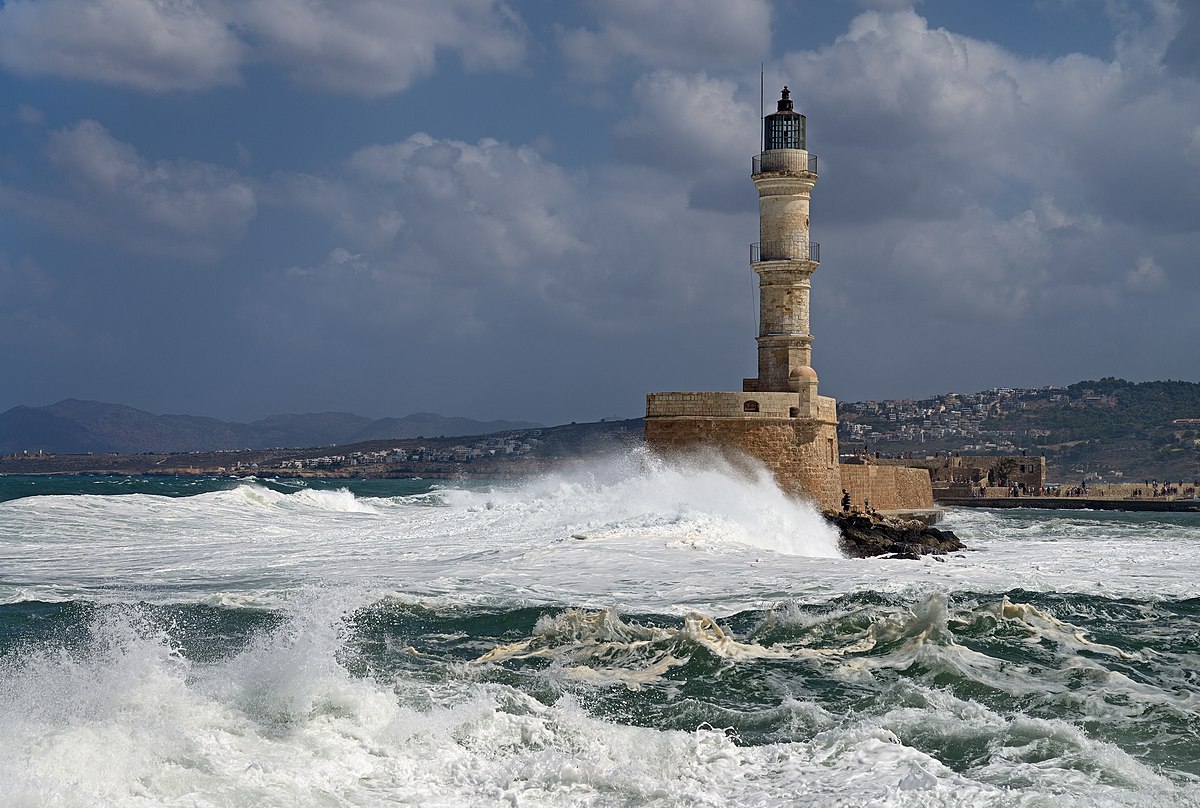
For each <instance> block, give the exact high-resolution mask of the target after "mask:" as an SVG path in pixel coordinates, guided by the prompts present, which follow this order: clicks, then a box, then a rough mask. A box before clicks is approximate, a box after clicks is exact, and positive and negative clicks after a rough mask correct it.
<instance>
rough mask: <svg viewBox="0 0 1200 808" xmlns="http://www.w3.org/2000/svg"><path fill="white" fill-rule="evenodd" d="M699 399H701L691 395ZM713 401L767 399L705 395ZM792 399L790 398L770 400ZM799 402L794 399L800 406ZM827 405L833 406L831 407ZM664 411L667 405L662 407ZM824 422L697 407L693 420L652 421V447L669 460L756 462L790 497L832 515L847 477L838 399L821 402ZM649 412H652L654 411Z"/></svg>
mask: <svg viewBox="0 0 1200 808" xmlns="http://www.w3.org/2000/svg"><path fill="white" fill-rule="evenodd" d="M676 395H689V394H687V393H652V394H651V396H654V397H659V396H676ZM690 395H697V394H690ZM699 395H702V396H705V397H708V396H713V397H721V396H737V397H739V398H746V399H749V400H754V399H761V398H764V397H765V395H764V394H763V393H755V394H753V395H751V394H744V393H701V394H699ZM766 395H775V396H786V395H787V394H781V393H776V394H766ZM796 399H797V397H796V396H794V395H793V396H790V401H789V402H784V404H787V403H795V402H796ZM825 402H828V404H826V403H825ZM658 404H659V408H661V407H662V406H663V405H662V402H658ZM821 404H822V406H821V410H823V411H824V414H825V417H823V418H798V417H788V416H787V414H786V410H785V411H784V412H783V414H782V415H781V414H780V412H779V411H778V409H776V410H775V411H772V412H768V413H763V412H761V411H760V412H757V413H744V414H739V415H734V416H729V415H725V414H716V413H725V412H727V409H726V407H725V405H724V404H723V403H721V404H719V405H718V407H717V408H714V410H713V411H712V412H713V413H714V414H713V415H707V414H704V412H703V408H702V407H697V406H696V405H693V407H692V409H691V410H690V411H689V412H693V413H696V414H689V415H676V414H672V415H668V416H652V415H650V414H649V412H648V413H647V417H646V443H647V444H649V445H650V446H651V447H652V448H654V449H655V450H656V451H658V452H661V453H664V454H677V453H686V452H689V451H695V450H697V449H699V448H701V447H709V448H713V449H716V450H717V451H720V452H721V453H722V454H724V455H725V456H726V457H727V458H728V459H729V460H730V461H731V462H732V463H733V464H734V465H735V466H736V465H738V464H739V461H740V460H741V459H742V458H743V457H750V458H753V459H754V460H755V461H757V462H759V463H761V464H762V465H764V466H765V467H766V468H768V469H770V470H771V472H772V473H773V474H774V476H775V479H776V481H777V482H778V483H779V485H780V487H781V488H783V489H784V490H785V491H790V492H792V493H795V494H800V495H803V496H805V497H808V498H809V499H812V500H814V501H815V502H816V503H817V504H818V505H820V506H821V507H822V508H824V509H826V510H833V509H836V508H837V507H838V502H839V501H840V499H841V472H840V471H839V468H838V455H837V420H836V415H832V413H833V412H835V411H836V404H835V402H834V401H833V399H828V398H826V399H824V401H822V402H821ZM648 409H649V408H648Z"/></svg>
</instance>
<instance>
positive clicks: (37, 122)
mask: <svg viewBox="0 0 1200 808" xmlns="http://www.w3.org/2000/svg"><path fill="white" fill-rule="evenodd" d="M17 120H18V121H20V122H21V123H23V124H25V125H26V126H41V125H42V124H44V123H45V122H46V116H45V114H44V113H43V112H42V111H41V110H40V109H38V108H37V107H34V106H30V105H29V104H19V105H17Z"/></svg>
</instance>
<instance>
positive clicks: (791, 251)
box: [744, 87, 820, 402]
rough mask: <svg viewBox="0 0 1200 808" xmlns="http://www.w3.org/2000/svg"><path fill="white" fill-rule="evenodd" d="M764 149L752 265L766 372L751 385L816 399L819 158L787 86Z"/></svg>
mask: <svg viewBox="0 0 1200 808" xmlns="http://www.w3.org/2000/svg"><path fill="white" fill-rule="evenodd" d="M764 135H765V136H764V142H763V146H764V149H763V151H762V153H761V154H759V155H758V156H757V157H755V158H754V161H753V173H752V179H753V180H754V186H755V187H756V188H757V189H758V216H759V218H758V235H759V241H758V243H757V244H755V245H753V247H752V248H751V255H750V266H751V268H752V269H753V270H754V272H755V273H756V274H757V275H758V289H759V331H758V340H757V341H758V378H757V379H747V380H746V383H745V385H744V387H745V389H746V390H747V391H763V392H800V393H802V394H805V396H804V397H805V398H808V397H811V400H812V401H814V402H815V400H816V374H815V373H814V372H813V370H812V333H811V331H810V329H809V290H810V279H811V277H812V273H813V272H814V271H816V269H817V264H818V261H819V258H820V252H819V245H817V244H814V243H813V242H812V241H811V239H810V238H809V203H810V200H811V197H812V189H813V186H814V185H815V184H816V181H817V173H816V157H814V156H812V155H810V154H809V153H808V151H807V149H806V148H805V146H806V122H805V118H804V116H803V115H799V114H797V113H796V112H794V111H793V110H792V101H791V99H790V97H789V91H788V88H787V87H784V88H783V97H782V98H781V99H780V101H779V111H778V112H777V113H775V114H773V115H769V116H767V118H766V120H765V121H764Z"/></svg>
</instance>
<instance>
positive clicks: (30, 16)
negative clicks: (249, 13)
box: [0, 0, 244, 91]
mask: <svg viewBox="0 0 1200 808" xmlns="http://www.w3.org/2000/svg"><path fill="white" fill-rule="evenodd" d="M243 50H244V46H243V45H242V43H241V42H240V41H239V40H238V38H237V37H236V36H235V35H234V34H233V32H232V31H231V30H230V29H229V28H228V27H227V25H226V24H225V21H224V20H223V19H221V18H220V16H219V14H216V13H214V9H212V8H210V7H208V6H206V5H204V4H202V3H198V2H192V1H191V0H37V2H34V1H33V0H9V2H8V3H6V4H5V5H4V6H3V8H0V64H3V65H4V67H6V68H7V69H9V70H13V71H15V72H18V73H25V74H30V75H54V76H65V77H67V78H73V79H84V80H87V81H97V82H102V83H105V84H117V85H124V86H128V87H135V88H137V89H139V90H149V91H163V90H198V89H204V88H208V87H216V86H220V85H227V84H237V83H238V82H239V81H240V77H239V74H238V65H239V63H240V61H241V59H242V55H243Z"/></svg>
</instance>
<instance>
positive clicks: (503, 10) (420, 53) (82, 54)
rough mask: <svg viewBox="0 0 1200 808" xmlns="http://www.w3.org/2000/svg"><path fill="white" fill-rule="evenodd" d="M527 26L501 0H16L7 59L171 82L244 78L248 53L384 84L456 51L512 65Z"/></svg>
mask: <svg viewBox="0 0 1200 808" xmlns="http://www.w3.org/2000/svg"><path fill="white" fill-rule="evenodd" d="M525 39H526V31H525V28H524V25H523V23H522V22H521V20H520V18H519V17H518V16H517V14H516V13H515V12H514V11H512V9H510V8H509V7H508V6H507V5H505V4H504V3H502V2H498V0H395V1H393V0H353V2H333V0H246V2H232V3H230V2H222V1H221V0H39V1H38V2H33V1H32V0H10V2H8V3H7V4H5V5H4V6H3V7H0V64H2V65H3V66H4V67H6V68H7V69H9V70H13V71H15V72H18V73H23V74H28V75H52V76H62V77H66V78H72V79H82V80H85V81H94V82H99V83H103V84H113V85H119V86H126V87H132V88H135V89H138V90H145V91H151V92H164V91H171V90H205V89H210V88H213V87H220V86H226V85H235V84H240V83H241V81H242V78H241V70H242V68H243V67H244V66H245V65H246V64H248V63H251V62H266V63H268V64H274V65H277V66H279V67H282V68H283V69H284V70H286V71H287V72H288V73H289V74H290V75H291V76H292V77H293V79H294V80H295V81H296V82H297V83H298V84H301V85H302V86H305V87H309V88H313V89H318V90H323V91H328V92H335V93H350V94H353V95H360V96H366V97H371V96H379V95H386V94H388V93H394V92H399V91H401V90H404V89H406V88H407V87H409V86H410V85H411V84H412V82H413V81H415V80H416V79H418V78H421V77H423V76H426V75H429V74H430V73H432V72H433V70H434V67H435V64H436V60H437V57H438V54H439V52H440V51H443V50H450V51H457V52H458V53H459V56H460V58H461V60H462V63H463V64H464V66H466V68H467V69H470V70H512V69H515V68H517V67H519V66H520V65H521V63H522V61H523V59H524V57H525V49H526V44H525Z"/></svg>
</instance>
